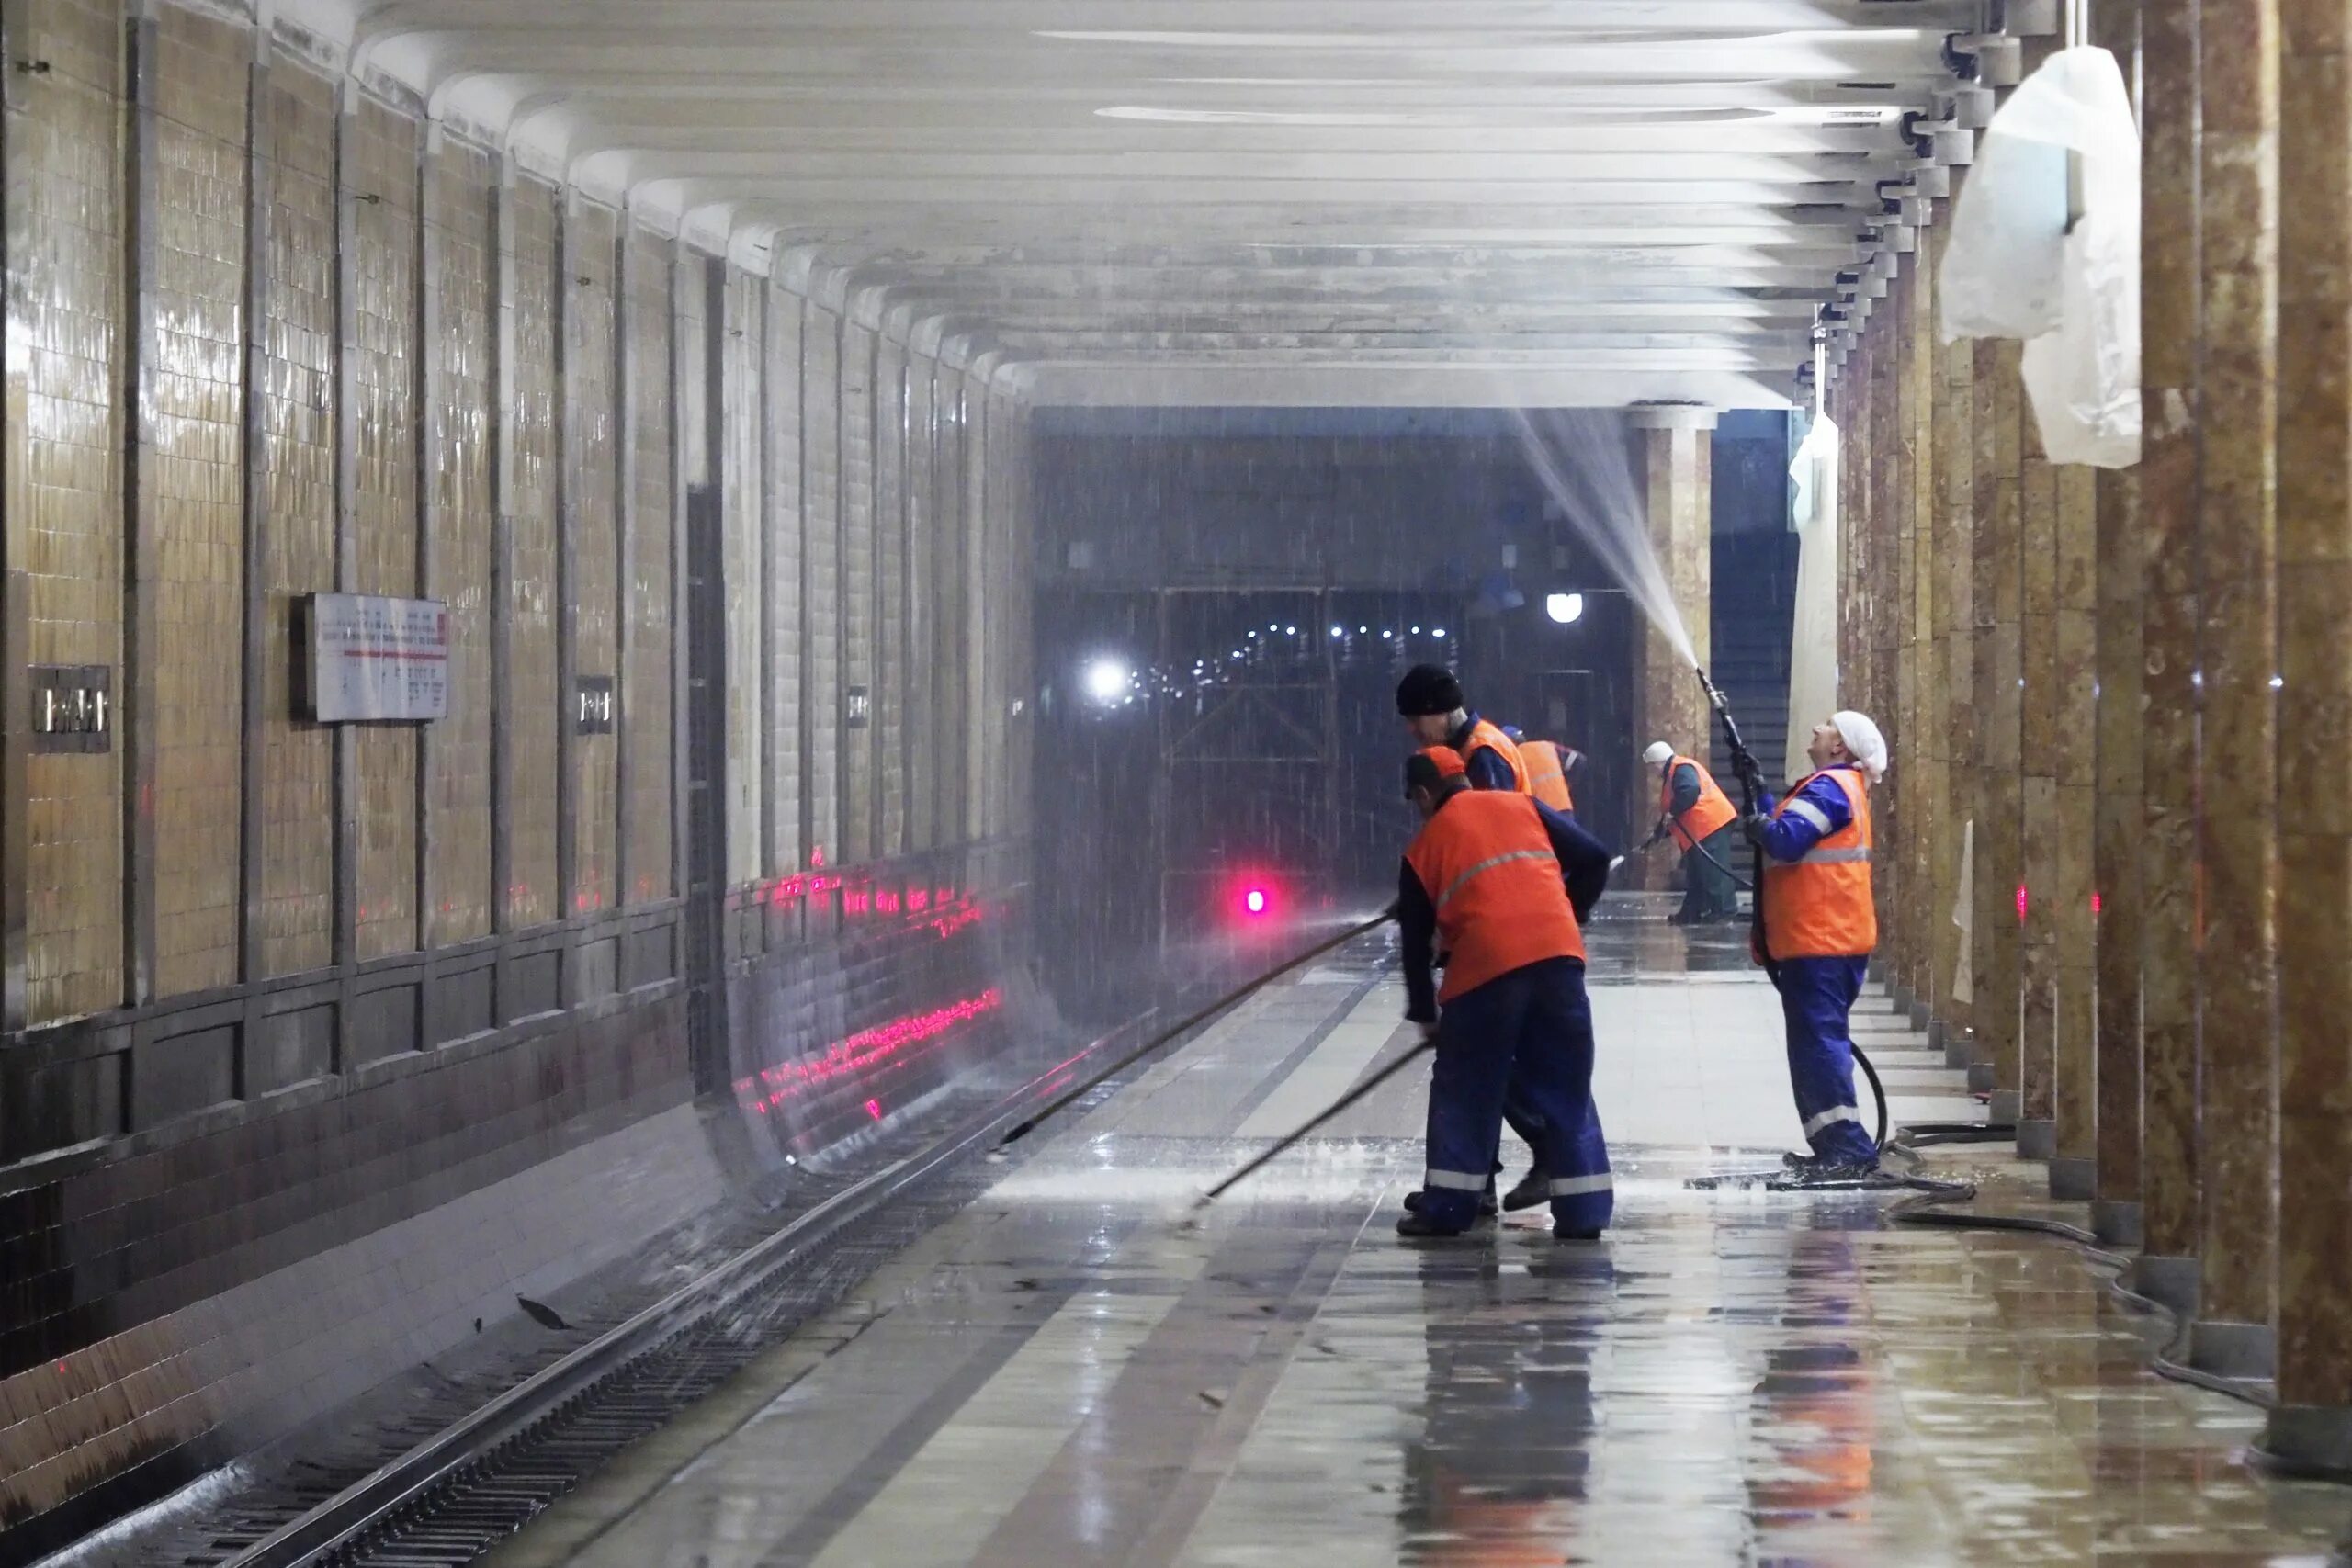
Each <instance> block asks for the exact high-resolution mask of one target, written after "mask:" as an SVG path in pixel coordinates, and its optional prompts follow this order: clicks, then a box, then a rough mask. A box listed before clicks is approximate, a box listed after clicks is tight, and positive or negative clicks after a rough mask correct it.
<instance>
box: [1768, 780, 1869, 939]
mask: <svg viewBox="0 0 2352 1568" xmlns="http://www.w3.org/2000/svg"><path fill="white" fill-rule="evenodd" d="M1824 778H1826V779H1828V780H1830V781H1831V782H1832V783H1834V784H1837V785H1838V788H1839V789H1840V790H1842V791H1843V792H1844V793H1845V795H1846V809H1847V814H1848V821H1847V823H1846V826H1845V827H1843V828H1841V829H1838V831H1836V832H1834V833H1832V834H1830V835H1829V836H1828V837H1826V838H1825V839H1823V840H1821V842H1820V843H1818V844H1816V845H1815V846H1814V848H1813V849H1812V850H1810V851H1808V852H1806V854H1805V856H1804V859H1802V860H1799V861H1796V862H1794V863H1781V862H1777V861H1768V863H1766V865H1765V867H1764V889H1763V894H1762V897H1763V900H1764V947H1765V951H1766V952H1767V953H1770V955H1771V956H1772V957H1773V958H1775V959H1789V958H1859V957H1860V956H1861V955H1863V954H1864V953H1869V952H1870V951H1871V949H1872V948H1875V947H1876V946H1877V945H1878V911H1877V910H1876V909H1875V908H1872V906H1871V799H1870V785H1869V784H1867V783H1866V782H1865V781H1864V779H1863V777H1862V774H1861V771H1860V769H1858V768H1831V769H1829V770H1827V771H1826V772H1825V773H1815V774H1814V775H1813V778H1809V779H1806V780H1805V781H1804V784H1798V785H1797V786H1796V788H1795V789H1792V790H1791V791H1790V792H1789V798H1788V799H1786V800H1783V801H1782V802H1781V804H1780V805H1779V806H1778V807H1774V808H1773V812H1772V815H1773V816H1774V817H1775V818H1779V817H1782V816H1794V817H1798V818H1804V819H1805V820H1807V821H1811V822H1813V823H1814V824H1815V826H1816V827H1820V826H1823V825H1825V824H1826V822H1827V820H1828V818H1827V817H1826V815H1825V814H1824V813H1823V812H1822V811H1821V810H1820V809H1819V808H1818V807H1815V806H1814V805H1813V804H1812V803H1811V802H1810V801H1803V800H1799V799H1797V798H1796V796H1797V794H1798V792H1799V791H1801V790H1803V789H1804V788H1805V787H1806V785H1808V784H1812V783H1813V782H1814V779H1824Z"/></svg>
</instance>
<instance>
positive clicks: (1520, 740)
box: [1503, 724, 1584, 818]
mask: <svg viewBox="0 0 2352 1568" xmlns="http://www.w3.org/2000/svg"><path fill="white" fill-rule="evenodd" d="M1503 734H1504V735H1506V736H1508V737H1509V738H1510V743H1511V744H1512V745H1514V746H1516V747H1518V748H1519V760H1520V761H1521V764H1522V765H1523V766H1524V767H1525V768H1526V770H1527V793H1528V794H1530V795H1533V796H1534V797H1535V798H1536V799H1538V800H1540V801H1542V802H1543V803H1544V805H1546V806H1548V807H1551V808H1552V809H1553V810H1555V811H1556V812H1558V813H1559V814H1560V815H1561V816H1563V817H1568V818H1573V817H1575V816H1576V814H1577V800H1576V795H1574V794H1573V793H1572V792H1571V791H1570V790H1569V788H1568V775H1569V774H1570V773H1573V772H1575V771H1576V766H1577V763H1578V762H1581V761H1584V753H1583V752H1581V751H1579V750H1576V748H1574V747H1572V746H1563V745H1561V744H1560V743H1559V742H1558V741H1556V740H1530V739H1528V738H1527V737H1526V736H1525V735H1523V734H1521V732H1520V731H1519V730H1517V729H1514V728H1511V727H1510V725H1508V724H1506V725H1504V726H1503Z"/></svg>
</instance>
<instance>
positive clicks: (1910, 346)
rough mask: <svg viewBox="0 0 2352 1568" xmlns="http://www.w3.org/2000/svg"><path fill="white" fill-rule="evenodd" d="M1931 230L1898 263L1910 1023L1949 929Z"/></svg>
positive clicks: (1933, 987)
mask: <svg viewBox="0 0 2352 1568" xmlns="http://www.w3.org/2000/svg"><path fill="white" fill-rule="evenodd" d="M1934 236H1935V231H1934V230H1933V229H1932V228H1929V229H1927V230H1925V231H1922V232H1921V233H1920V235H1919V240H1918V245H1919V248H1918V251H1917V254H1913V255H1909V256H1905V258H1904V266H1905V271H1906V272H1907V274H1908V275H1909V277H1910V283H1911V294H1910V299H1909V300H1908V304H1909V306H1910V310H1909V311H1908V312H1907V314H1906V316H1905V328H1906V331H1905V348H1904V358H1905V361H1906V365H1905V375H1906V379H1907V381H1908V384H1909V388H1910V393H1911V427H1910V428H1911V451H1910V457H1909V465H1910V478H1911V497H1910V506H1911V534H1912V541H1913V543H1912V558H1913V560H1914V562H1915V563H1916V564H1915V565H1914V567H1913V581H1914V583H1915V585H1916V588H1917V592H1916V593H1915V594H1914V604H1913V611H1912V641H1913V647H1914V653H1913V657H1912V662H1913V663H1914V665H1916V666H1917V671H1918V673H1917V678H1916V680H1915V681H1914V682H1913V688H1912V690H1913V697H1912V701H1911V705H1910V707H1909V711H1908V712H1906V713H1905V716H1904V722H1905V725H1906V726H1907V727H1908V730H1909V733H1908V734H1907V736H1906V737H1905V756H1906V757H1907V758H1908V759H1909V762H1910V766H1911V769H1912V771H1913V772H1914V773H1917V775H1918V777H1917V780H1916V781H1915V783H1914V784H1913V787H1912V791H1911V807H1912V810H1911V828H1910V831H1909V832H1908V834H1907V835H1906V836H1905V838H1906V845H1905V848H1906V853H1905V860H1906V861H1907V863H1908V864H1909V868H1910V895H1909V897H1906V898H1905V900H1904V902H1905V904H1906V905H1908V906H1909V907H1910V917H1909V918H1910V931H1909V942H1910V944H1911V949H1912V952H1911V964H1910V968H1911V976H1912V978H1911V989H1912V992H1913V994H1914V995H1915V996H1916V997H1917V998H1918V999H1917V1005H1916V1007H1915V1009H1914V1016H1915V1018H1916V1019H1917V1021H1919V1022H1920V1023H1921V1024H1927V1023H1928V1022H1929V1021H1930V1020H1932V1019H1933V1018H1934V1017H1935V1014H1936V1003H1937V1001H1938V999H1939V998H1940V997H1941V995H1942V994H1943V992H1944V990H1945V989H1946V987H1947V985H1948V982H1943V981H1939V979H1938V977H1937V975H1936V931H1937V928H1938V927H1939V926H1942V925H1947V924H1949V923H1950V910H1949V906H1948V905H1946V904H1945V903H1944V899H1945V897H1946V896H1947V895H1946V888H1945V884H1944V876H1943V865H1942V860H1941V857H1940V856H1939V854H1938V852H1937V850H1938V846H1939V844H1940V843H1941V842H1942V839H1943V831H1944V818H1945V816H1946V814H1947V813H1948V812H1949V811H1950V809H1951V801H1950V799H1949V796H1948V793H1947V789H1946V784H1945V769H1946V767H1947V766H1948V765H1949V762H1950V760H1951V759H1950V756H1949V754H1948V753H1949V748H1950V745H1951V704H1950V701H1949V694H1950V690H1951V687H1950V683H1949V682H1947V681H1946V679H1945V676H1944V667H1943V652H1944V645H1943V644H1942V643H1941V642H1940V641H1939V639H1938V637H1937V635H1936V633H1937V624H1938V617H1939V615H1940V614H1941V610H1942V604H1943V599H1944V596H1945V595H1946V593H1947V592H1948V590H1947V588H1946V585H1945V584H1944V583H1943V582H1942V581H1941V580H1940V577H1939V573H1938V571H1937V555H1936V540H1937V536H1936V448H1937V446H1938V444H1939V433H1938V431H1937V428H1936V410H1937V401H1938V400H1937V392H1938V390H1939V386H1940V383H1941V381H1942V377H1941V376H1940V375H1939V368H1940V364H1941V359H1940V355H1939V345H1938V344H1937V343H1936V291H1935V269H1934V268H1933V267H1932V266H1931V265H1928V263H1929V260H1930V258H1931V257H1932V256H1933V254H1934Z"/></svg>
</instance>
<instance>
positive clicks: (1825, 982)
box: [1745, 713, 1886, 1176]
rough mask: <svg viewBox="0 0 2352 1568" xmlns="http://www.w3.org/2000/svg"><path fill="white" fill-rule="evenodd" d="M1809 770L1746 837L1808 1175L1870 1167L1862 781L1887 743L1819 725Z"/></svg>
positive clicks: (1849, 719)
mask: <svg viewBox="0 0 2352 1568" xmlns="http://www.w3.org/2000/svg"><path fill="white" fill-rule="evenodd" d="M1805 755H1806V756H1807V757H1809V758H1810V759H1812V761H1813V765H1814V768H1815V772H1814V773H1812V775H1811V776H1809V777H1807V778H1806V779H1805V780H1804V782H1802V783H1801V784H1798V785H1797V786H1796V787H1795V788H1794V789H1792V790H1791V791H1790V792H1789V795H1788V798H1787V799H1785V800H1782V801H1781V802H1780V803H1779V804H1777V805H1774V804H1772V803H1771V802H1770V800H1769V799H1768V800H1767V801H1766V802H1764V803H1763V805H1764V814H1759V815H1758V816H1754V817H1750V818H1747V822H1746V824H1745V827H1746V829H1747V836H1748V837H1749V838H1750V839H1752V840H1755V842H1756V843H1757V844H1758V846H1759V847H1760V848H1762V850H1763V851H1764V855H1765V862H1766V863H1765V867H1764V885H1763V886H1762V887H1761V888H1760V889H1759V890H1758V895H1757V897H1758V903H1759V905H1760V906H1761V919H1760V921H1759V924H1760V926H1761V931H1760V932H1759V937H1760V941H1761V944H1762V951H1761V952H1760V953H1758V955H1757V956H1758V958H1759V959H1761V960H1762V961H1763V964H1764V969H1765V973H1767V974H1768V975H1770V976H1771V977H1772V984H1773V986H1774V987H1775V988H1777V989H1778V990H1779V991H1780V993H1781V1015H1782V1017H1783V1018H1785V1019H1786V1020H1787V1021H1788V1032H1789V1086H1790V1088H1791V1089H1792V1090H1794V1092H1795V1095H1796V1102H1797V1116H1798V1118H1799V1119H1800V1120H1801V1121H1803V1122H1804V1135H1805V1139H1806V1141H1807V1142H1808V1143H1810V1144H1811V1145H1813V1149H1812V1152H1811V1153H1810V1154H1804V1155H1797V1154H1792V1155H1790V1156H1788V1164H1789V1165H1790V1166H1791V1167H1792V1168H1796V1169H1799V1170H1803V1171H1805V1172H1807V1173H1808V1174H1814V1175H1823V1176H1827V1175H1833V1174H1838V1175H1843V1174H1860V1173H1863V1172H1867V1171H1871V1170H1875V1169H1876V1168H1878V1143H1877V1140H1876V1139H1875V1138H1873V1137H1872V1136H1871V1134H1870V1133H1869V1132H1868V1131H1866V1130H1865V1129H1864V1128H1863V1126H1862V1113H1861V1111H1860V1110H1859V1109H1857V1108H1856V1106H1855V1103H1854V1039H1853V1034H1852V1031H1851V1028H1850V1026H1849V1023H1848V1015H1849V1013H1850V1011H1851V1010H1852V1009H1853V1006H1854V998H1855V997H1856V996H1857V995H1859V994H1860V991H1861V988H1862V975H1863V972H1864V971H1865V970H1867V969H1868V968H1869V967H1870V961H1871V949H1872V948H1874V947H1876V946H1877V945H1878V915H1877V911H1876V910H1875V909H1873V908H1872V907H1871V795H1870V786H1871V784H1875V783H1877V782H1878V781H1879V780H1880V779H1882V778H1883V777H1885V776H1886V741H1885V740H1884V739H1883V738H1882V737H1881V736H1880V735H1879V732H1878V726H1877V725H1875V724H1872V723H1871V721H1870V720H1869V719H1868V718H1865V717H1864V716H1862V715H1860V714H1858V713H1841V714H1838V715H1837V716H1835V717H1833V718H1831V719H1830V720H1829V722H1828V723H1826V724H1823V725H1818V726H1816V727H1815V729H1814V732H1813V743H1812V744H1811V745H1810V746H1808V747H1806V748H1805Z"/></svg>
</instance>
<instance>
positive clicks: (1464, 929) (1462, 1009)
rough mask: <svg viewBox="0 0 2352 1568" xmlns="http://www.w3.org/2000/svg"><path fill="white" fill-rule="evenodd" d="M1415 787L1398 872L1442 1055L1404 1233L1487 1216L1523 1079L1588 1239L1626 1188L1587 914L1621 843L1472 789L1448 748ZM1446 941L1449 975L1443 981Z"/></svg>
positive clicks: (1409, 772) (1415, 988)
mask: <svg viewBox="0 0 2352 1568" xmlns="http://www.w3.org/2000/svg"><path fill="white" fill-rule="evenodd" d="M1405 792H1406V794H1407V795H1408V797H1409V798H1410V799H1411V800H1412V802H1413V804H1414V805H1415V806H1416V807H1419V810H1420V813H1421V817H1422V824H1421V830H1420V832H1419V834H1417V835H1416V836H1415V837H1414V840H1413V842H1412V844H1411V846H1410V847H1409V848H1408V849H1407V850H1406V852H1405V863H1404V867H1403V869H1402V871H1401V872H1400V873H1399V874H1398V877H1397V926H1398V928H1399V930H1400V931H1401V933H1402V936H1403V942H1404V963H1405V997H1406V1009H1405V1016H1406V1017H1407V1018H1408V1019H1409V1020H1411V1021H1413V1022H1415V1023H1418V1024H1419V1025H1420V1026H1421V1034H1422V1037H1423V1038H1424V1039H1433V1040H1434V1041H1435V1042H1436V1046H1437V1054H1436V1055H1437V1061H1436V1067H1435V1070H1434V1071H1433V1072H1432V1074H1431V1075H1430V1111H1429V1168H1428V1174H1427V1176H1426V1177H1425V1178H1424V1180H1423V1185H1422V1188H1421V1190H1420V1191H1419V1193H1417V1194H1415V1196H1414V1199H1413V1200H1411V1201H1408V1202H1407V1204H1406V1208H1407V1210H1408V1213H1406V1215H1405V1217H1404V1218H1403V1219H1401V1220H1399V1221H1397V1234H1398V1235H1406V1236H1451V1235H1462V1234H1463V1233H1464V1232H1465V1231H1467V1230H1469V1229H1470V1228H1471V1226H1472V1225H1474V1224H1476V1222H1477V1220H1478V1218H1479V1213H1480V1203H1479V1199H1480V1195H1481V1194H1482V1193H1484V1192H1485V1191H1486V1190H1487V1187H1488V1185H1489V1183H1490V1182H1491V1180H1492V1179H1493V1172H1494V1169H1495V1156H1496V1152H1497V1149H1498V1145H1499V1144H1500V1142H1501V1139H1502V1112H1503V1099H1504V1095H1505V1093H1506V1091H1507V1089H1511V1088H1513V1087H1516V1089H1517V1090H1518V1091H1519V1092H1520V1093H1521V1095H1523V1096H1524V1098H1525V1099H1526V1100H1527V1102H1528V1103H1529V1105H1530V1106H1531V1108H1532V1110H1533V1111H1535V1113H1536V1115H1537V1116H1538V1117H1539V1118H1540V1122H1539V1125H1538V1126H1537V1127H1536V1129H1535V1131H1536V1135H1537V1137H1538V1139H1539V1140H1540V1141H1539V1142H1538V1143H1537V1144H1536V1145H1535V1161H1536V1165H1537V1167H1538V1168H1541V1169H1542V1170H1543V1171H1544V1172H1545V1173H1546V1179H1545V1185H1546V1191H1547V1192H1548V1194H1549V1196H1550V1199H1551V1203H1552V1234H1553V1235H1555V1236H1558V1237H1560V1238H1561V1239H1563V1240H1574V1241H1589V1240H1591V1239H1593V1238H1594V1237H1596V1236H1598V1235H1600V1232H1601V1231H1602V1230H1603V1229H1604V1228H1606V1227H1607V1225H1608V1224H1609V1218H1610V1214H1611V1208H1612V1203H1613V1195H1612V1190H1611V1181H1610V1176H1609V1149H1608V1145H1607V1144H1606V1143H1605V1142H1604V1141H1603V1139H1602V1137H1601V1132H1600V1117H1599V1115H1598V1114H1597V1113H1596V1112H1595V1111H1594V1110H1593V1104H1592V1011H1591V1008H1590V1006H1589V1004H1588V1002H1587V1000H1586V998H1585V989H1584V936H1583V931H1582V927H1581V925H1580V923H1579V922H1580V919H1581V918H1582V917H1583V916H1584V915H1585V914H1587V913H1589V911H1590V909H1591V908H1592V906H1593V904H1594V903H1595V902H1596V901H1598V900H1599V898H1600V895H1601V893H1602V892H1603V890H1605V889H1606V887H1607V886H1608V883H1609V852H1608V851H1607V850H1605V849H1603V848H1602V847H1601V846H1600V843H1599V842H1598V841H1596V840H1594V839H1593V838H1592V837H1591V835H1589V834H1588V833H1587V832H1585V830H1584V829H1581V828H1579V827H1577V825H1576V824H1575V823H1573V822H1570V821H1569V820H1567V818H1564V817H1562V816H1561V815H1560V814H1559V813H1558V812H1556V811H1554V810H1552V809H1551V808H1550V807H1546V806H1544V805H1541V804H1539V803H1538V802H1537V801H1536V800H1534V799H1533V798H1532V796H1528V795H1515V794H1504V793H1502V792H1501V791H1495V790H1476V789H1473V788H1471V787H1470V782H1469V779H1468V778H1467V777H1466V775H1465V771H1464V765H1463V761H1462V758H1461V756H1460V755H1459V754H1458V753H1457V752H1455V751H1453V750H1451V749H1449V748H1446V747H1442V746H1441V747H1431V748H1430V749H1428V750H1423V751H1420V752H1417V753H1416V754H1415V755H1413V756H1412V757H1410V758H1408V760H1407V761H1406V764H1405ZM1440 948H1442V950H1443V951H1444V952H1445V953H1446V955H1447V957H1446V965H1445V985H1444V988H1443V989H1442V991H1437V992H1435V993H1434V994H1433V993H1432V989H1431V985H1432V982H1431V977H1430V964H1431V960H1432V958H1433V957H1434V955H1435V953H1436V951H1437V950H1438V949H1440ZM1441 1004H1442V1008H1443V1010H1442V1012H1441V1011H1440V1006H1441Z"/></svg>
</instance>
